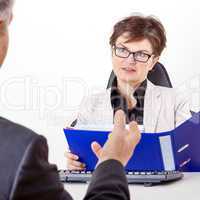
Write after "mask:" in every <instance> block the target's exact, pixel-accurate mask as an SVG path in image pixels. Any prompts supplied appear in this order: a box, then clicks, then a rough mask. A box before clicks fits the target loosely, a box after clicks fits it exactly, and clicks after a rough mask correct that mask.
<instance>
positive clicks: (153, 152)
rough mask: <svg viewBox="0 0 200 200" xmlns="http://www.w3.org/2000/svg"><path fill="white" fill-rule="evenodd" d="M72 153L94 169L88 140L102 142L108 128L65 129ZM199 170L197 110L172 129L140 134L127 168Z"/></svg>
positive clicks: (199, 115)
mask: <svg viewBox="0 0 200 200" xmlns="http://www.w3.org/2000/svg"><path fill="white" fill-rule="evenodd" d="M64 133H65V136H66V139H67V142H68V145H69V148H70V150H71V152H72V153H74V154H76V155H78V156H79V160H80V161H81V162H84V163H85V164H86V170H91V171H93V170H94V168H95V165H96V163H97V158H96V156H95V155H94V153H93V152H92V150H91V143H92V142H93V141H97V142H98V143H100V144H101V145H103V144H104V143H105V142H106V140H107V138H108V134H109V133H110V132H109V131H99V130H80V129H73V130H72V129H64ZM172 170H178V171H183V172H200V113H196V114H194V115H193V116H192V118H190V119H189V120H187V121H186V122H184V123H183V124H181V125H180V126H178V127H177V128H175V129H174V130H172V131H168V132H162V133H142V138H141V141H140V143H139V144H138V145H137V147H136V149H135V151H134V155H133V156H132V157H131V159H130V160H129V162H128V164H127V166H126V171H172Z"/></svg>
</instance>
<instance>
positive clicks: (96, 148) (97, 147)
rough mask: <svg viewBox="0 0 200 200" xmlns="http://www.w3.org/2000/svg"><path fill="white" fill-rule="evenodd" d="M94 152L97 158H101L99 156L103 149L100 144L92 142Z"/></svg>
mask: <svg viewBox="0 0 200 200" xmlns="http://www.w3.org/2000/svg"><path fill="white" fill-rule="evenodd" d="M91 148H92V151H93V152H94V154H95V155H96V157H97V158H99V155H100V153H101V150H102V147H101V145H100V144H99V143H97V142H92V144H91Z"/></svg>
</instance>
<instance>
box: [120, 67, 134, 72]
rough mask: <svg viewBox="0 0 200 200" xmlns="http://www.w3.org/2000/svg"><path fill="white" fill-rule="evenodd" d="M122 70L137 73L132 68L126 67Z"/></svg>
mask: <svg viewBox="0 0 200 200" xmlns="http://www.w3.org/2000/svg"><path fill="white" fill-rule="evenodd" d="M122 70H124V71H126V72H135V71H136V70H135V69H133V68H130V67H124V68H122Z"/></svg>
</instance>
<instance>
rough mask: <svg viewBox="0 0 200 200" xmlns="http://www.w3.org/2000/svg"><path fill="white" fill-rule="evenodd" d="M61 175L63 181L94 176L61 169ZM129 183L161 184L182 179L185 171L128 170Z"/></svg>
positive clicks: (89, 173) (88, 173)
mask: <svg viewBox="0 0 200 200" xmlns="http://www.w3.org/2000/svg"><path fill="white" fill-rule="evenodd" d="M59 177H60V180H61V181H62V182H82V183H84V182H89V181H90V180H91V177H92V172H91V171H69V170H59ZM126 177H127V180H128V183H129V184H133V183H143V184H144V185H146V186H151V185H152V184H159V183H163V182H167V181H174V180H178V179H181V178H182V177H183V173H181V172H179V171H162V172H158V171H144V172H137V171H134V172H126Z"/></svg>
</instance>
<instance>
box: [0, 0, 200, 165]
mask: <svg viewBox="0 0 200 200" xmlns="http://www.w3.org/2000/svg"><path fill="white" fill-rule="evenodd" d="M199 8H200V6H199V3H198V1H195V0H190V1H186V0H177V1H162V0H151V1H149V0H139V1H136V0H135V1H134V0H123V1H122V0H120V1H119V0H107V1H103V0H101V1H99V0H85V1H82V0H73V1H68V0H18V1H17V2H16V5H15V7H14V18H13V22H12V24H11V26H10V48H9V52H8V54H9V55H8V57H7V59H6V61H5V63H4V66H3V68H2V69H1V72H0V84H1V88H0V92H1V94H0V95H1V100H0V109H1V115H2V116H4V117H7V118H9V119H11V120H14V121H16V122H19V123H22V124H24V125H26V126H28V127H30V128H32V129H33V130H35V131H36V132H38V133H40V134H43V135H45V136H46V137H47V138H48V142H49V144H50V146H51V148H50V160H51V161H52V162H54V163H57V164H58V166H59V167H62V168H63V167H64V166H65V159H64V156H63V153H64V149H65V146H66V143H65V140H64V135H63V132H62V128H63V127H64V126H65V125H66V124H67V121H70V120H71V119H72V118H73V117H72V114H73V113H74V112H75V111H76V110H77V109H78V105H79V103H80V102H81V100H82V98H83V96H84V95H87V94H88V92H89V93H91V92H94V91H98V90H100V89H104V88H105V87H106V84H107V80H108V76H109V74H110V71H111V59H110V58H111V54H110V47H109V44H108V41H109V36H110V34H111V32H112V27H113V25H114V23H116V22H117V21H118V20H120V19H122V18H123V17H125V16H128V15H130V14H131V13H134V12H142V13H144V14H145V15H151V14H153V15H155V16H157V17H158V18H159V19H160V20H161V21H162V23H163V24H164V26H165V28H166V32H167V38H168V42H167V49H165V50H164V52H163V55H162V57H161V62H162V63H163V64H164V65H165V67H166V68H167V71H168V72H169V75H170V78H171V81H172V83H173V85H174V87H179V88H180V87H181V88H182V87H183V88H184V89H183V91H185V88H186V89H190V92H191V94H192V95H191V94H190V95H191V98H190V100H191V107H192V109H193V110H196V111H197V110H199V109H200V105H199V104H200V103H199V102H200V97H199V93H200V92H199V88H200V75H199V74H200V66H199V60H200V37H199V35H200V22H199V19H200V12H199ZM58 152H59V153H58ZM55 155H56V156H55Z"/></svg>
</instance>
